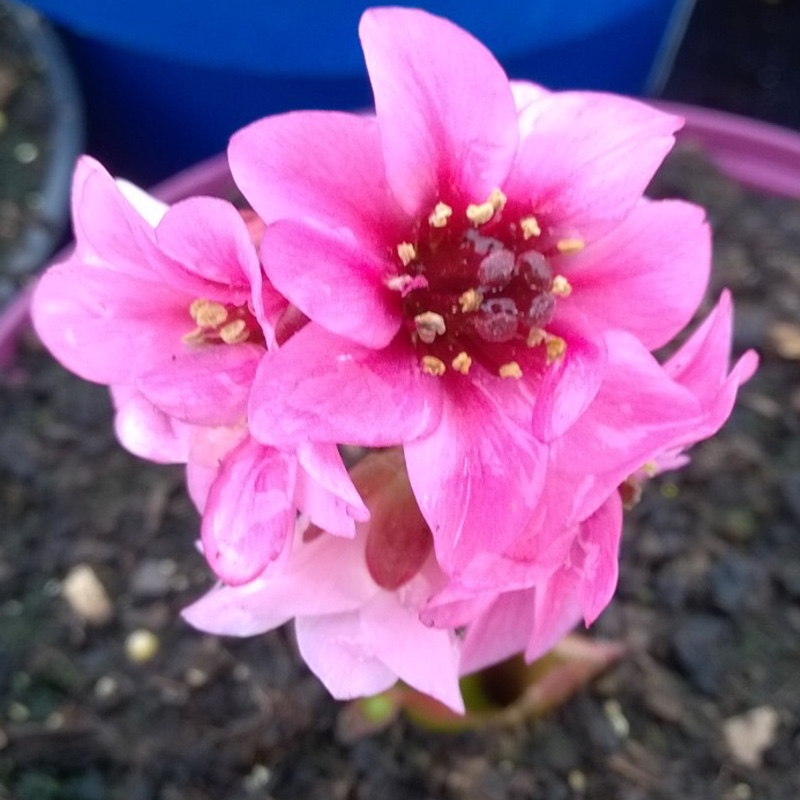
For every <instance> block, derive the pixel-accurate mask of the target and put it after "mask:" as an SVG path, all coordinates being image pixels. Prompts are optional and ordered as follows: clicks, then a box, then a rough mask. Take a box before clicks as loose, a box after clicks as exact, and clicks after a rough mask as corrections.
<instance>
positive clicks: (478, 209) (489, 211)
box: [467, 203, 494, 226]
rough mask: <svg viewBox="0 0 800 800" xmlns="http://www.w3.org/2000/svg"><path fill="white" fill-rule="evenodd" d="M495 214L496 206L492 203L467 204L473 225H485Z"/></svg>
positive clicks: (468, 217)
mask: <svg viewBox="0 0 800 800" xmlns="http://www.w3.org/2000/svg"><path fill="white" fill-rule="evenodd" d="M493 216H494V206H493V205H492V204H491V203H478V204H477V205H476V204H475V203H470V205H468V206H467V219H468V220H469V221H470V222H471V223H472V224H473V225H476V226H477V225H484V224H485V223H487V222H488V221H489V220H490V219H491V218H492V217H493Z"/></svg>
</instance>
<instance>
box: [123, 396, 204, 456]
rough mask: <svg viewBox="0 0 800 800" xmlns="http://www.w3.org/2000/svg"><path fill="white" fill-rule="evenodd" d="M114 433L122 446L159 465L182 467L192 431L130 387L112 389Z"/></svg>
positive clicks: (189, 427)
mask: <svg viewBox="0 0 800 800" xmlns="http://www.w3.org/2000/svg"><path fill="white" fill-rule="evenodd" d="M111 393H112V396H113V398H114V407H115V409H116V413H115V415H114V432H115V433H116V434H117V438H118V439H119V441H120V442H121V443H122V446H123V447H124V448H125V449H126V450H128V451H129V452H131V453H133V454H134V455H136V456H139V457H140V458H146V459H147V460H148V461H155V462H156V463H159V464H185V463H186V461H187V459H188V458H189V447H190V439H191V434H192V428H191V426H189V425H185V424H183V423H181V422H178V421H177V420H175V419H173V418H172V417H170V416H168V415H167V414H165V413H164V412H163V411H160V410H159V409H157V408H156V407H155V406H154V405H153V404H152V403H151V402H150V401H149V400H148V399H147V398H146V397H144V395H142V394H141V393H140V392H139V391H138V390H137V389H136V388H135V387H132V386H119V385H117V386H112V387H111Z"/></svg>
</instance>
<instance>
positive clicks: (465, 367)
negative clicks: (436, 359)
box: [452, 350, 472, 375]
mask: <svg viewBox="0 0 800 800" xmlns="http://www.w3.org/2000/svg"><path fill="white" fill-rule="evenodd" d="M471 366H472V359H471V358H470V357H469V356H468V355H467V354H466V353H465V352H464V351H463V350H462V351H461V352H460V353H459V354H458V355H457V356H456V357H455V358H454V359H453V363H452V367H453V369H454V370H455V371H456V372H460V373H461V374H462V375H466V374H467V373H469V368H470V367H471Z"/></svg>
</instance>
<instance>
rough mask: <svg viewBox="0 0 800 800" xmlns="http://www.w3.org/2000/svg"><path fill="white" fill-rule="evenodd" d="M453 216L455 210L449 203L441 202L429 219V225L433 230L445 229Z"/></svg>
mask: <svg viewBox="0 0 800 800" xmlns="http://www.w3.org/2000/svg"><path fill="white" fill-rule="evenodd" d="M451 216H453V209H452V208H450V206H449V205H447V203H442V202H439V203H437V204H436V205H435V206H434V209H433V211H432V212H431V215H430V216H429V217H428V223H429V224H430V226H431V227H432V228H444V226H445V225H447V220H448V219H450V217H451Z"/></svg>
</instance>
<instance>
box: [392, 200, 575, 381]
mask: <svg viewBox="0 0 800 800" xmlns="http://www.w3.org/2000/svg"><path fill="white" fill-rule="evenodd" d="M540 235H541V231H540V230H539V226H538V223H537V221H536V219H535V218H534V217H533V216H531V215H529V216H527V217H525V216H512V215H511V214H509V213H507V211H506V199H505V197H504V196H503V194H502V192H500V191H499V190H495V191H493V192H492V195H491V197H490V198H489V200H487V201H486V202H485V203H481V204H476V205H470V206H467V207H466V208H461V209H457V210H454V209H453V208H451V207H450V206H448V205H446V204H444V203H438V204H437V205H436V207H435V208H434V209H433V211H432V212H431V214H430V216H429V217H428V219H425V220H421V221H420V222H419V223H418V224H417V226H416V228H415V230H414V232H413V234H412V235H411V236H410V237H409V241H406V242H402V243H400V244H399V245H398V246H397V253H396V258H397V260H398V264H399V269H398V274H397V275H396V276H394V277H392V278H391V279H390V280H389V281H388V285H389V287H390V288H392V289H395V290H396V291H399V292H400V294H401V297H402V313H403V318H404V322H405V327H406V329H407V331H408V333H409V335H410V337H411V340H412V342H413V344H414V347H415V350H416V352H417V354H418V356H419V359H420V363H421V365H422V368H423V369H424V370H425V371H426V372H429V373H430V374H432V375H443V374H444V373H445V372H447V371H448V370H454V371H455V372H458V373H461V374H463V375H466V374H467V373H468V372H469V370H470V368H471V366H472V364H473V363H474V362H476V361H477V362H478V363H480V364H481V365H482V366H484V367H485V368H486V369H488V370H489V371H490V372H492V373H493V374H496V375H500V376H501V377H504V378H519V377H521V375H522V371H521V368H520V361H526V360H527V359H526V358H525V356H526V354H527V355H529V354H530V349H531V348H535V347H539V346H544V348H545V350H544V352H545V354H546V358H547V360H552V359H554V358H558V357H560V356H561V355H563V352H564V348H565V346H566V345H565V343H564V341H563V340H562V339H560V338H559V337H557V336H552V335H551V334H549V333H548V332H547V330H546V327H547V326H548V325H549V324H550V322H551V321H552V320H553V316H554V314H555V309H556V299H557V298H559V297H566V296H568V295H569V293H570V291H571V287H570V286H569V283H568V282H567V281H566V279H565V278H563V277H562V276H559V275H554V274H553V270H552V267H551V264H550V259H551V257H552V256H553V255H554V254H556V253H558V252H564V251H565V250H567V249H569V248H573V249H578V248H579V246H580V245H581V244H582V243H580V242H579V241H578V240H562V241H561V242H558V243H557V244H556V245H553V246H552V247H551V248H550V250H552V252H550V250H548V249H546V248H545V247H543V246H542V243H541V241H540Z"/></svg>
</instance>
